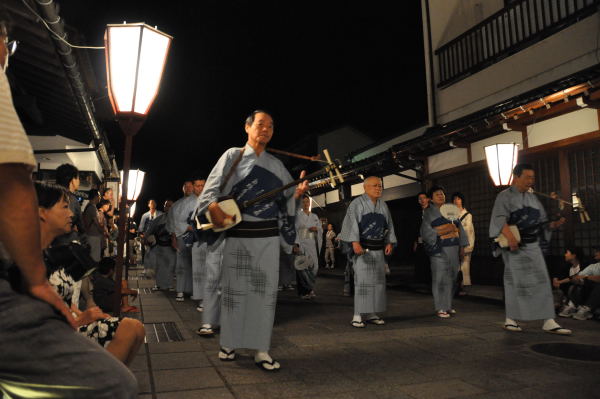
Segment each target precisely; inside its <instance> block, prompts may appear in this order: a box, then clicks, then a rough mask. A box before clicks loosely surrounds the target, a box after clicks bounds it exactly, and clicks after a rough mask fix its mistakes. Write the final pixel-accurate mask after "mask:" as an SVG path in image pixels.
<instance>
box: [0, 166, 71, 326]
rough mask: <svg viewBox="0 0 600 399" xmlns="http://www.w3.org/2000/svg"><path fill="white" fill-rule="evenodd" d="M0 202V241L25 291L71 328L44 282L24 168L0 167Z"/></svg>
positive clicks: (36, 221) (35, 213)
mask: <svg viewBox="0 0 600 399" xmlns="http://www.w3.org/2000/svg"><path fill="white" fill-rule="evenodd" d="M0 198H2V200H3V206H1V207H0V241H1V242H2V244H3V245H4V247H5V248H6V250H7V251H8V253H9V254H10V256H11V258H12V259H13V260H14V261H15V263H16V264H17V266H18V267H19V270H20V271H21V274H22V275H23V279H24V282H25V286H26V289H27V291H28V292H29V293H30V294H31V295H32V296H34V297H36V298H38V299H41V300H43V301H44V302H47V303H48V304H50V305H51V306H53V307H54V308H56V309H58V310H59V311H60V312H61V313H62V314H63V315H64V316H65V318H66V319H67V320H68V321H69V323H70V324H71V325H72V326H75V325H76V324H75V320H74V319H73V316H72V315H71V313H70V312H69V309H68V307H67V305H66V304H65V303H64V301H63V300H62V299H61V298H60V297H59V296H58V294H57V293H56V291H54V289H53V288H52V287H51V286H50V284H49V283H48V280H47V279H46V266H45V265H44V261H43V259H42V246H41V243H40V225H39V219H38V218H39V216H38V205H37V197H36V194H35V190H34V188H33V184H32V182H31V171H30V169H29V168H28V167H27V166H26V165H23V164H0Z"/></svg>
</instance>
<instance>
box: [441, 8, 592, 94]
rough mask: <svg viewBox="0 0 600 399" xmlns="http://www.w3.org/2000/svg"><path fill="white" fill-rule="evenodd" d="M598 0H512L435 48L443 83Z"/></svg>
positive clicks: (568, 20) (570, 19)
mask: <svg viewBox="0 0 600 399" xmlns="http://www.w3.org/2000/svg"><path fill="white" fill-rule="evenodd" d="M599 5H600V0H516V1H514V2H513V3H512V4H510V5H508V6H507V7H505V8H503V9H502V10H500V11H498V12H497V13H495V14H494V15H492V16H490V17H488V18H487V19H485V20H484V21H482V22H481V23H480V24H478V25H476V26H474V27H473V28H471V29H469V30H468V31H466V32H465V33H463V34H462V35H460V36H458V37H457V38H455V39H453V40H451V41H450V42H448V43H446V44H445V45H443V46H442V47H440V48H439V49H437V50H436V51H435V54H436V55H437V56H438V61H439V62H438V65H439V77H440V79H439V84H438V87H440V88H443V87H447V86H449V85H451V84H453V83H455V82H457V81H459V80H461V79H464V78H465V77H467V76H469V75H472V74H474V73H476V72H477V71H480V70H482V69H484V68H487V67H488V66H490V65H492V64H494V63H496V62H498V61H500V60H502V59H503V58H506V57H508V56H509V55H511V54H514V53H516V52H518V51H521V50H523V49H524V48H526V47H529V46H531V45H532V44H534V43H537V42H539V41H540V40H542V39H544V38H546V37H548V36H550V35H552V34H554V33H556V32H558V31H560V30H561V29H564V28H566V27H567V26H569V25H572V24H574V23H576V22H577V21H579V20H581V19H583V18H585V17H587V16H589V15H591V14H593V13H595V12H596V11H597V10H598V6H599Z"/></svg>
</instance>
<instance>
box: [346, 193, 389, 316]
mask: <svg viewBox="0 0 600 399" xmlns="http://www.w3.org/2000/svg"><path fill="white" fill-rule="evenodd" d="M340 238H341V240H342V241H345V242H348V243H350V245H352V244H351V243H352V242H360V244H361V246H362V247H363V249H364V250H367V249H368V251H367V252H365V254H364V255H360V256H357V255H356V254H354V253H353V252H352V264H353V269H354V314H355V315H359V314H365V313H378V312H384V311H385V309H386V296H385V263H386V262H385V256H384V250H385V246H386V245H387V244H394V245H395V244H396V235H395V234H394V224H393V222H392V217H391V215H390V211H389V209H388V207H387V205H386V204H385V202H384V201H382V200H381V199H377V201H376V202H375V203H373V201H372V200H371V198H369V196H368V195H367V194H363V195H361V196H359V197H357V198H355V199H354V200H353V201H352V202H351V203H350V206H349V207H348V210H347V211H346V216H345V217H344V223H343V225H342V231H341V233H340Z"/></svg>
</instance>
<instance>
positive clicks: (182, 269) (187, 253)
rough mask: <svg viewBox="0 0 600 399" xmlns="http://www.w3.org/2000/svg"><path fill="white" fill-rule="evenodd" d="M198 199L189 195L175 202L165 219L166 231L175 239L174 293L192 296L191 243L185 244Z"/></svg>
mask: <svg viewBox="0 0 600 399" xmlns="http://www.w3.org/2000/svg"><path fill="white" fill-rule="evenodd" d="M197 201H198V197H196V196H195V195H193V194H191V195H189V196H187V197H183V198H180V199H179V200H177V201H176V202H175V203H174V204H173V206H172V207H171V210H170V211H169V216H168V217H167V225H166V227H167V231H168V232H169V233H174V234H175V236H176V237H177V261H176V263H175V277H176V279H177V282H176V291H177V292H178V293H181V292H185V293H188V294H192V292H193V276H192V248H191V242H186V238H187V237H188V236H189V232H188V226H189V225H190V224H189V223H190V218H191V217H192V214H193V213H194V210H195V209H196V205H197Z"/></svg>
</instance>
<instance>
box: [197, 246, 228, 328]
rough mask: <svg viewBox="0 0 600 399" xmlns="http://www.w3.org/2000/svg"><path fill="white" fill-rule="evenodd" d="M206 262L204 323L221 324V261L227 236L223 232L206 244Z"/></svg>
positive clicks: (204, 273) (203, 275)
mask: <svg viewBox="0 0 600 399" xmlns="http://www.w3.org/2000/svg"><path fill="white" fill-rule="evenodd" d="M205 245H206V262H205V263H204V266H203V273H202V286H203V289H204V290H203V295H204V296H203V299H202V306H203V307H204V311H203V312H202V324H210V325H211V326H216V325H220V324H221V322H220V319H221V274H222V273H221V263H222V260H223V247H224V246H225V237H224V235H223V234H221V235H220V236H219V237H218V238H217V240H216V241H214V242H212V241H209V242H207V243H206V244H205Z"/></svg>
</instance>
